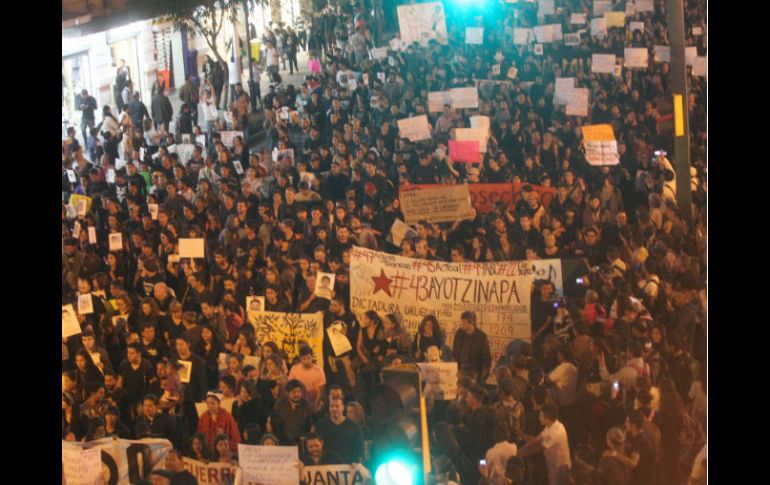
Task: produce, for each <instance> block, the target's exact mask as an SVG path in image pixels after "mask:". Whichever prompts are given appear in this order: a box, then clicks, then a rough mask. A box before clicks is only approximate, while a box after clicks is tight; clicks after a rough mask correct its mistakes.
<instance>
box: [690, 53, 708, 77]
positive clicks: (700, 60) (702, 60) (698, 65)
mask: <svg viewBox="0 0 770 485" xmlns="http://www.w3.org/2000/svg"><path fill="white" fill-rule="evenodd" d="M707 67H708V65H707V62H706V56H698V57H696V58H695V60H694V61H693V63H692V75H693V76H700V77H706V72H707Z"/></svg>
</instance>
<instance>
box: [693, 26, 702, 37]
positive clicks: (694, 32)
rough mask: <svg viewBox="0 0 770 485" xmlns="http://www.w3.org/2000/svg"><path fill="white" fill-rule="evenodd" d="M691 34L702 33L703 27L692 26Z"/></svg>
mask: <svg viewBox="0 0 770 485" xmlns="http://www.w3.org/2000/svg"><path fill="white" fill-rule="evenodd" d="M692 35H703V27H693V28H692Z"/></svg>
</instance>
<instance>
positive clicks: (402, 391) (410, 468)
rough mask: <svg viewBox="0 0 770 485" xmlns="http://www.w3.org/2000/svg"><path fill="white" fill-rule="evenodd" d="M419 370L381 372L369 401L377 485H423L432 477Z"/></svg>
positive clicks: (401, 368) (405, 367)
mask: <svg viewBox="0 0 770 485" xmlns="http://www.w3.org/2000/svg"><path fill="white" fill-rule="evenodd" d="M422 391H423V383H422V378H421V374H420V369H419V367H417V366H416V365H413V364H403V365H400V366H395V367H389V368H387V369H384V370H383V371H382V383H381V384H379V385H378V386H377V387H375V389H374V392H373V393H372V395H371V398H370V401H369V402H370V405H371V411H372V417H373V418H374V419H373V421H374V436H373V447H372V459H373V460H374V463H375V469H376V472H375V482H376V483H377V484H378V485H387V484H394V485H395V484H398V485H404V484H408V485H420V484H423V483H424V481H425V480H424V478H425V475H427V474H428V473H430V450H429V448H428V423H427V416H426V413H425V397H424V396H423V394H422Z"/></svg>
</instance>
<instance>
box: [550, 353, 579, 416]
mask: <svg viewBox="0 0 770 485" xmlns="http://www.w3.org/2000/svg"><path fill="white" fill-rule="evenodd" d="M577 377H578V373H577V367H575V366H574V365H572V364H571V363H569V362H564V363H562V364H559V365H558V366H557V367H556V368H555V369H554V370H552V371H551V373H550V374H548V379H550V380H551V382H553V383H554V387H553V398H554V400H555V401H556V404H557V405H558V406H569V405H570V404H572V403H574V402H575V392H576V391H577Z"/></svg>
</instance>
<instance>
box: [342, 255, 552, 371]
mask: <svg viewBox="0 0 770 485" xmlns="http://www.w3.org/2000/svg"><path fill="white" fill-rule="evenodd" d="M536 279H543V280H550V281H552V282H553V283H554V285H555V286H556V293H557V294H559V295H560V294H561V292H562V269H561V260H558V259H541V260H536V261H506V262H498V263H445V262H438V261H426V260H419V259H412V258H405V257H402V256H396V255H392V254H386V253H381V252H377V251H372V250H370V249H365V248H361V247H353V248H352V250H351V253H350V289H351V290H350V308H351V311H353V312H354V313H356V315H357V316H358V318H359V319H361V318H363V314H364V313H365V312H366V311H368V310H375V311H377V312H378V313H379V314H381V315H383V314H387V313H395V314H397V315H401V317H402V325H403V326H404V328H405V329H406V330H407V332H409V333H410V334H411V335H414V333H415V332H416V331H417V327H418V326H419V324H420V322H421V320H422V318H423V317H424V316H425V315H434V316H435V317H436V318H437V319H438V321H439V323H440V324H441V327H442V329H443V330H444V333H445V335H446V336H447V345H448V346H449V347H450V348H451V347H452V341H453V340H454V335H455V332H456V331H457V329H458V328H459V325H460V315H461V314H462V312H464V311H467V310H470V311H474V312H476V317H477V324H478V327H479V328H480V329H481V330H483V331H484V333H486V334H487V337H488V338H489V343H490V346H491V349H492V356H493V359H494V361H496V360H497V358H498V357H499V356H500V354H501V353H502V352H504V350H505V347H506V346H507V345H508V343H509V342H510V341H511V340H513V339H517V338H522V339H529V338H530V328H531V321H530V311H531V309H530V298H531V291H532V283H533V282H534V281H535V280H536Z"/></svg>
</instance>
